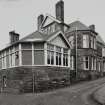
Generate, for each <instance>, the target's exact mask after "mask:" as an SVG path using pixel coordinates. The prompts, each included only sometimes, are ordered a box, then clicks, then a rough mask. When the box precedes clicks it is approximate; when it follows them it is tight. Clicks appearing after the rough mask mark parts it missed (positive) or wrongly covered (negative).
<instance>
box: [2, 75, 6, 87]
mask: <svg viewBox="0 0 105 105" xmlns="http://www.w3.org/2000/svg"><path fill="white" fill-rule="evenodd" d="M2 81H3V87H6V86H7V83H6V82H7V77H6V76H3V79H2Z"/></svg>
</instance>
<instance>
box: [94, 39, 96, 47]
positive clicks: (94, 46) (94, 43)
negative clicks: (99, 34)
mask: <svg viewBox="0 0 105 105" xmlns="http://www.w3.org/2000/svg"><path fill="white" fill-rule="evenodd" d="M94 49H96V39H95V38H94Z"/></svg>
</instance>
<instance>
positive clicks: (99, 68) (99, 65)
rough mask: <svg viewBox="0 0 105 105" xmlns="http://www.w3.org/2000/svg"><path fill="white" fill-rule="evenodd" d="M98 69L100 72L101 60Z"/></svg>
mask: <svg viewBox="0 0 105 105" xmlns="http://www.w3.org/2000/svg"><path fill="white" fill-rule="evenodd" d="M98 70H99V72H100V70H101V62H100V61H99V62H98Z"/></svg>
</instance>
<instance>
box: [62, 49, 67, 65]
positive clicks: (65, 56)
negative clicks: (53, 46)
mask: <svg viewBox="0 0 105 105" xmlns="http://www.w3.org/2000/svg"><path fill="white" fill-rule="evenodd" d="M63 66H68V50H67V49H64V51H63Z"/></svg>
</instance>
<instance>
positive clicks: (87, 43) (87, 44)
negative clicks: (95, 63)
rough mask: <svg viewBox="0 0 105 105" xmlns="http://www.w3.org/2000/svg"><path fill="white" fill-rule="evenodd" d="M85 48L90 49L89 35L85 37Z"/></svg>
mask: <svg viewBox="0 0 105 105" xmlns="http://www.w3.org/2000/svg"><path fill="white" fill-rule="evenodd" d="M83 48H89V35H83Z"/></svg>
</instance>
